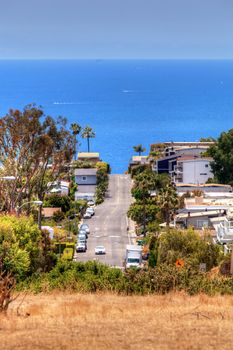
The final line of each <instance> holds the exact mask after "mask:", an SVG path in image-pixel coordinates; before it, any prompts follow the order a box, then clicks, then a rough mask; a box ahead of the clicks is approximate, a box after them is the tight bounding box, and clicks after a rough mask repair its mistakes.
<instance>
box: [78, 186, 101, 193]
mask: <svg viewBox="0 0 233 350" xmlns="http://www.w3.org/2000/svg"><path fill="white" fill-rule="evenodd" d="M95 190H96V186H95V185H78V191H77V192H78V193H95Z"/></svg>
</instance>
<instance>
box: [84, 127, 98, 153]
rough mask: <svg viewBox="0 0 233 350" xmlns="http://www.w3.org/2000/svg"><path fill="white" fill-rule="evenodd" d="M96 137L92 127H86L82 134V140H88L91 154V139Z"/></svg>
mask: <svg viewBox="0 0 233 350" xmlns="http://www.w3.org/2000/svg"><path fill="white" fill-rule="evenodd" d="M94 137H95V132H94V131H93V129H92V128H91V127H90V126H86V127H85V128H84V129H83V132H82V138H83V139H87V149H88V152H90V139H91V138H94Z"/></svg>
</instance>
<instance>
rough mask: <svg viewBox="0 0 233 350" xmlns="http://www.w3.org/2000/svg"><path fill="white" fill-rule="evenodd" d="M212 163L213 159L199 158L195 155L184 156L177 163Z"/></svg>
mask: <svg viewBox="0 0 233 350" xmlns="http://www.w3.org/2000/svg"><path fill="white" fill-rule="evenodd" d="M206 160H208V161H210V162H211V161H212V160H213V159H212V158H211V157H199V156H193V155H182V156H181V157H179V158H178V159H177V162H185V161H193V162H200V161H206Z"/></svg>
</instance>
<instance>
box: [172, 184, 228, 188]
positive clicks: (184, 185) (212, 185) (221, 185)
mask: <svg viewBox="0 0 233 350" xmlns="http://www.w3.org/2000/svg"><path fill="white" fill-rule="evenodd" d="M176 187H200V188H201V187H227V188H231V186H230V185H223V184H212V183H209V184H199V185H197V184H196V185H195V184H186V183H176Z"/></svg>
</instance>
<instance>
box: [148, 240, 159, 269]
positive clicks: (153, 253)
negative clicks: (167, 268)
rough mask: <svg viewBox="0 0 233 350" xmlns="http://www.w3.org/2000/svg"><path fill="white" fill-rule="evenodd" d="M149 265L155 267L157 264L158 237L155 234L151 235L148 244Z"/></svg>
mask: <svg viewBox="0 0 233 350" xmlns="http://www.w3.org/2000/svg"><path fill="white" fill-rule="evenodd" d="M149 252H150V255H149V261H148V264H149V267H155V266H156V265H157V260H158V239H157V237H155V236H152V237H151V240H150V244H149Z"/></svg>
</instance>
